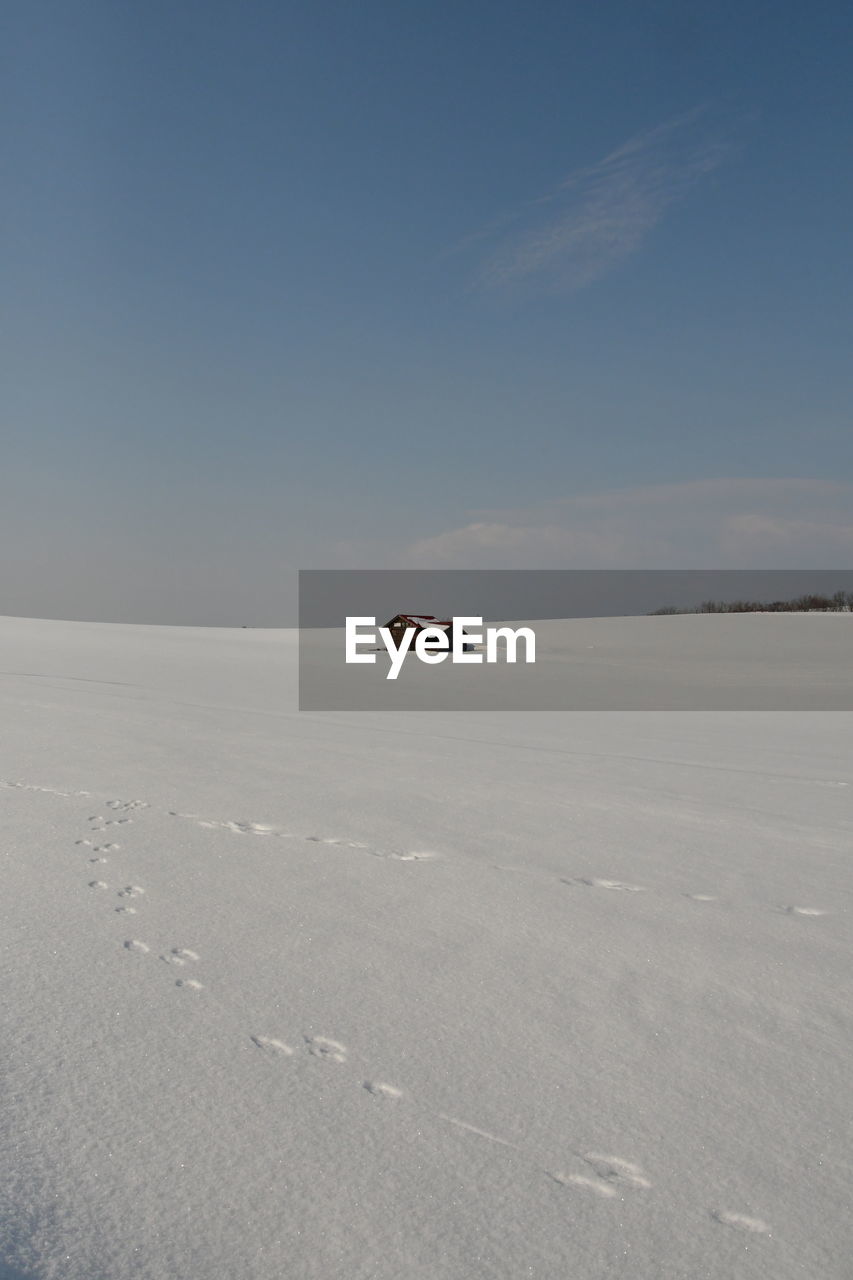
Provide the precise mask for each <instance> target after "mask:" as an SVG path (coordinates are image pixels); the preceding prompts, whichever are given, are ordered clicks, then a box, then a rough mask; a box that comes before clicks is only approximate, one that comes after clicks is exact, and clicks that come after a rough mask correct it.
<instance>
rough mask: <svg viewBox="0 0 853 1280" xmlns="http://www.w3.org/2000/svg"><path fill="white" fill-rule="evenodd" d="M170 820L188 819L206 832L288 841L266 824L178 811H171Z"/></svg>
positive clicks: (285, 836)
mask: <svg viewBox="0 0 853 1280" xmlns="http://www.w3.org/2000/svg"><path fill="white" fill-rule="evenodd" d="M169 817H170V818H186V820H187V821H188V822H194V823H195V824H196V826H197V827H203V828H204V829H205V830H206V831H234V832H235V833H236V834H237V835H241V836H246V835H248V836H278V837H279V839H287V838H288V836H287V834H286V833H285V832H283V831H277V830H276V829H275V827H271V826H269V825H268V824H267V823H264V822H234V821H231V820H230V819H229V820H228V821H220V820H219V819H217V818H200V817H199V815H198V814H197V813H179V812H178V811H177V810H176V809H170V810H169Z"/></svg>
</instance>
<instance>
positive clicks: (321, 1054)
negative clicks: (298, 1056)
mask: <svg viewBox="0 0 853 1280" xmlns="http://www.w3.org/2000/svg"><path fill="white" fill-rule="evenodd" d="M303 1039H304V1041H305V1043H306V1045H307V1046H308V1052H309V1053H312V1054H313V1055H314V1057H315V1058H325V1059H326V1061H327V1062H346V1060H347V1051H346V1046H345V1045H342V1044H339V1043H338V1041H337V1040H329V1039H327V1038H326V1036H303Z"/></svg>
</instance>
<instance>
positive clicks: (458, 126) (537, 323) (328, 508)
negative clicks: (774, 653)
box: [0, 0, 853, 625]
mask: <svg viewBox="0 0 853 1280" xmlns="http://www.w3.org/2000/svg"><path fill="white" fill-rule="evenodd" d="M5 15H6V21H5V24H4V26H5V31H4V40H3V44H4V55H3V57H4V65H3V77H2V83H3V88H2V90H0V93H2V112H0V122H1V123H0V148H1V149H2V155H3V160H4V172H5V175H6V179H5V182H6V191H5V197H4V209H3V213H2V219H3V236H2V241H0V243H2V255H3V263H2V269H3V279H4V289H3V293H4V303H5V308H4V309H5V319H4V333H3V344H2V348H3V354H2V371H3V376H2V400H0V437H1V438H2V440H1V443H2V456H0V477H2V478H0V613H4V614H17V615H33V616H46V617H64V618H91V619H102V620H105V621H119V620H124V621H139V622H142V621H150V622H185V623H224V624H229V623H241V622H243V623H253V624H259V625H263V624H267V625H270V624H275V623H283V622H287V621H290V620H291V617H292V615H291V613H290V610H291V607H292V604H293V601H294V599H295V595H294V593H295V577H296V570H297V569H298V568H322V567H351V568H373V567H377V568H384V567H414V568H462V567H484V568H518V567H531V568H554V567H566V568H605V567H606V568H638V567H643V568H717V567H720V568H741V567H751V568H808V567H816V568H834V567H838V568H844V567H845V566H847V565H850V564H851V562H853V556H851V552H853V431H851V423H850V407H851V382H853V361H851V359H850V319H851V302H850V299H851V298H853V279H851V276H853V266H851V263H853V255H851V251H850V250H851V231H850V228H851V226H853V217H851V196H853V177H851V169H850V165H849V163H848V157H849V154H850V145H851V122H853V74H851V73H852V72H853V55H851V49H853V11H851V8H850V6H849V5H848V4H845V3H841V2H840V0H829V2H828V3H825V4H823V5H820V6H817V7H808V6H804V5H801V4H794V3H792V2H790V0H782V2H781V3H777V4H775V5H772V6H771V5H768V4H766V3H759V2H758V0H744V3H741V4H739V5H724V4H720V3H718V2H714V3H710V2H706V3H694V2H693V0H649V2H648V3H645V2H643V3H635V2H629V0H622V2H620V3H617V2H615V0H602V2H601V3H599V4H595V5H581V4H577V3H566V2H565V0H564V2H562V3H555V2H553V0H541V2H540V3H536V4H533V5H530V4H521V3H517V2H513V3H509V2H507V0H489V2H488V3H486V2H485V0H461V3H460V2H459V0H457V2H456V3H453V4H450V3H445V2H444V0H439V2H437V3H434V4H433V5H431V6H426V7H425V6H415V5H412V4H396V5H395V4H390V3H387V2H386V0H383V2H382V3H378V2H375V0H374V2H370V0H368V3H365V4H362V5H358V6H356V5H352V4H348V3H343V2H335V3H332V2H331V0H313V2H312V3H311V4H305V3H302V4H295V3H293V4H291V3H271V2H269V0H265V2H262V0H243V2H241V3H236V0H232V2H230V3H226V2H224V0H205V3H201V2H200V0H184V3H182V4H180V5H172V4H166V3H164V2H163V0H149V2H148V3H146V4H144V5H130V4H127V3H121V2H119V3H115V2H113V0H99V2H97V3H96V2H94V0H63V2H62V3H60V2H59V0H48V2H44V0H28V2H27V3H22V2H21V0H12V2H11V3H10V4H9V5H8V6H7V8H6V11H5ZM410 603H411V602H410ZM427 604H428V602H426V603H425V604H424V605H423V607H424V608H425V609H426V605H427ZM415 607H421V605H420V602H415Z"/></svg>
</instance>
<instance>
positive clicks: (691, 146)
mask: <svg viewBox="0 0 853 1280" xmlns="http://www.w3.org/2000/svg"><path fill="white" fill-rule="evenodd" d="M729 150H730V143H728V142H727V141H726V140H725V139H724V137H723V136H722V129H721V128H720V127H719V126H715V125H714V124H713V122H712V121H711V120H710V118H709V115H708V113H707V112H706V111H704V110H702V109H700V110H696V111H692V112H690V113H688V114H687V115H683V116H679V117H678V118H677V119H674V120H670V121H668V122H666V123H665V124H662V125H659V126H658V127H657V128H654V129H651V130H648V131H647V132H645V133H642V134H638V135H637V136H636V137H634V138H630V139H629V140H628V141H627V142H625V143H623V145H622V146H620V147H618V148H617V149H616V150H615V151H612V152H610V154H609V155H607V156H605V157H604V159H602V160H599V161H598V162H597V163H595V164H593V165H590V166H588V167H586V168H582V169H577V170H576V171H575V172H573V173H571V174H570V175H569V176H568V177H567V178H566V179H565V180H564V181H563V182H562V183H560V185H559V186H558V187H557V188H556V189H555V190H554V191H552V192H550V193H548V194H547V195H544V196H541V197H539V198H538V199H536V200H533V201H530V202H529V203H528V204H527V205H525V206H524V207H523V208H522V209H520V210H518V211H516V212H513V213H509V214H505V215H503V217H502V218H500V219H499V220H497V222H496V223H493V224H491V225H490V226H489V227H487V228H485V229H484V230H483V231H482V232H475V233H474V235H473V236H469V237H468V238H467V240H466V241H465V242H464V244H465V245H466V246H470V245H472V244H476V243H480V244H482V243H483V241H484V240H489V239H491V240H493V241H494V240H495V239H496V238H497V243H496V244H495V245H494V247H493V248H492V250H491V251H489V252H488V253H487V255H486V257H485V258H484V260H483V261H482V262H481V264H480V267H479V269H478V271H477V272H476V280H475V282H476V284H477V285H479V286H481V287H486V288H495V287H503V286H509V285H516V284H520V283H523V282H531V283H536V284H537V285H539V286H541V287H544V288H545V289H547V290H554V291H560V292H573V291H574V290H577V289H581V288H583V287H584V286H585V285H588V284H590V283H591V282H592V281H593V280H596V279H598V278H599V277H600V276H602V275H604V274H605V272H607V271H609V270H610V269H611V268H612V267H614V266H616V265H617V264H618V263H619V262H621V261H622V260H624V259H625V258H627V257H628V256H629V255H630V254H632V253H634V252H636V250H637V249H638V248H639V247H640V245H641V244H642V243H643V241H644V240H645V238H646V237H647V236H648V234H649V233H650V232H651V231H652V229H653V228H654V227H655V226H657V224H658V223H659V222H660V221H661V219H662V218H663V217H664V215H665V213H666V212H667V210H668V209H669V208H671V206H673V205H674V204H676V203H677V202H679V201H680V200H682V199H684V197H685V196H686V195H687V194H688V192H689V191H690V190H691V189H692V188H693V187H695V186H696V184H697V183H698V182H700V181H701V180H702V179H703V178H705V177H706V176H707V175H708V174H710V173H711V172H713V170H714V169H716V168H717V167H718V166H719V165H720V164H721V163H722V162H723V160H724V159H725V157H726V155H727V154H728V152H729ZM508 223H514V224H515V225H514V226H513V229H512V230H511V231H507V230H506V228H507V224H508Z"/></svg>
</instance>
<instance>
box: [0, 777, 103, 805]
mask: <svg viewBox="0 0 853 1280" xmlns="http://www.w3.org/2000/svg"><path fill="white" fill-rule="evenodd" d="M0 787H6V788H7V790H9V791H39V792H41V793H42V795H46V796H62V797H64V799H66V800H70V799H72V798H73V797H74V796H89V795H91V794H92V793H91V792H90V791H58V790H57V788H56V787H37V786H35V785H34V784H33V783H31V782H9V781H7V780H6V779H5V778H0Z"/></svg>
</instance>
